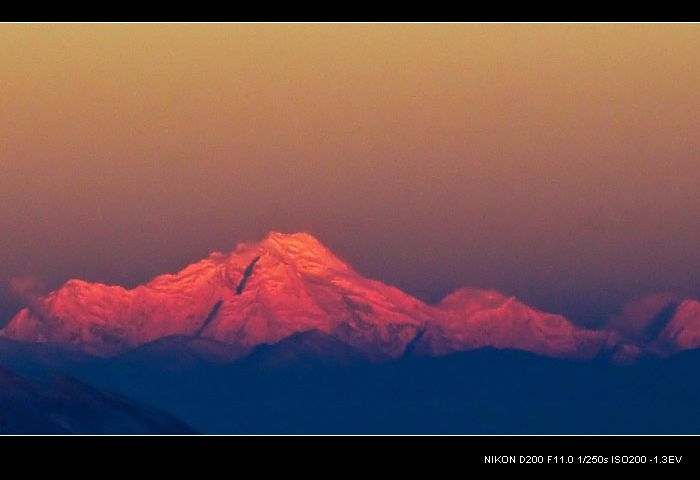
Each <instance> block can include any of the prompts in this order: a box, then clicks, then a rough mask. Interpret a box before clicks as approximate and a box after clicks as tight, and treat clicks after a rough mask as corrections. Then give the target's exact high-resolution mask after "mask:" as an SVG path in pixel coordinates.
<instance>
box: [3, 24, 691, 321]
mask: <svg viewBox="0 0 700 480" xmlns="http://www.w3.org/2000/svg"><path fill="white" fill-rule="evenodd" d="M699 51H700V26H698V25H575V24H574V25H427V24H423V25H273V24H271V25H254V24H253V25H180V24H171V25H11V24H3V25H0V282H2V281H4V282H7V281H8V280H9V279H10V278H12V277H14V276H17V275H25V274H32V275H37V276H39V277H41V278H43V279H45V281H46V282H47V283H48V284H49V285H50V286H56V285H57V284H59V283H61V282H62V281H63V280H65V279H66V278H69V277H81V278H85V279H88V280H99V281H105V282H117V283H124V284H127V285H132V284H134V283H137V282H141V281H143V280H146V279H147V278H149V277H150V276H152V275H155V274H157V273H161V272H164V271H172V270H176V269H178V268H179V267H180V266H182V265H183V264H185V263H187V262H189V261H192V260H196V259H198V258H200V257H202V256H204V255H206V253H208V252H209V251H211V250H215V249H219V250H230V249H232V248H233V246H234V245H235V243H236V242H237V241H239V240H251V239H259V238H261V237H262V236H263V235H264V233H265V232H267V231H268V230H282V231H296V230H308V231H310V232H311V233H313V234H315V235H316V236H317V237H319V239H321V240H322V241H324V242H325V243H327V244H328V245H329V246H330V247H331V248H332V249H333V250H334V251H336V252H337V253H338V254H339V255H341V256H343V257H344V258H346V259H347V260H348V261H349V262H350V263H351V264H353V265H354V266H355V267H356V268H357V269H358V270H359V271H360V272H362V273H364V274H366V275H368V276H373V277H376V278H380V279H382V280H385V281H387V282H390V283H393V284H396V285H398V286H400V287H402V288H404V289H406V290H407V291H409V292H411V293H414V294H416V295H419V296H421V297H422V298H424V299H427V300H435V299H437V298H439V297H440V296H441V295H442V294H444V293H446V292H447V291H448V290H450V289H452V288H455V287H458V286H462V285H472V286H477V287H492V288H497V289H499V290H502V291H504V292H506V293H513V294H516V295H519V296H520V297H522V298H523V299H524V300H526V301H529V302H531V303H533V304H535V305H537V306H540V307H542V308H547V309H549V310H554V311H561V312H564V313H568V314H571V315H574V316H575V315H578V316H580V317H581V318H584V317H586V316H590V315H593V314H595V313H597V312H599V311H607V310H609V309H612V308H615V307H616V306H617V305H619V303H620V302H621V301H623V300H626V299H628V298H629V297H631V296H636V295H641V294H644V293H648V292H651V291H657V290H675V291H680V292H682V293H689V294H693V295H696V296H697V295H700V287H698V285H700V282H699V281H698V272H700V248H699V246H700V188H699V185H700V113H699V112H700V94H698V85H700V55H699V54H698V52H699ZM0 301H2V296H1V295H0ZM0 309H1V306H0Z"/></svg>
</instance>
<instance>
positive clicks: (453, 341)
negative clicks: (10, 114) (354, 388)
mask: <svg viewBox="0 0 700 480" xmlns="http://www.w3.org/2000/svg"><path fill="white" fill-rule="evenodd" d="M688 302H689V303H688ZM688 302H686V303H687V304H683V305H684V307H683V308H682V309H681V308H679V309H677V311H674V313H675V314H676V315H675V316H674V318H673V319H670V320H669V322H668V325H664V329H662V331H661V332H660V333H659V338H656V337H655V338H654V339H653V340H652V341H650V342H647V343H648V345H646V344H644V345H638V346H639V348H637V349H634V348H621V347H620V346H621V345H626V344H628V343H631V344H635V342H634V341H630V340H626V339H625V338H623V336H621V335H620V334H619V333H618V331H617V330H616V329H615V328H607V329H600V330H590V329H585V328H581V327H578V326H576V325H575V324H573V323H572V322H571V321H569V320H568V319H566V318H565V317H563V316H561V315H556V314H551V313H546V312H542V311H540V310H538V309H536V308H533V307H530V306H528V305H526V304H524V303H523V302H521V301H519V300H518V299H516V298H515V297H512V296H506V295H503V294H501V293H499V292H496V291H493V290H478V289H472V288H460V289H458V290H456V291H454V292H452V293H450V294H448V295H446V296H445V297H444V298H443V299H442V300H441V301H440V302H438V303H437V304H435V305H431V304H427V303H425V302H422V301H421V300H419V299H418V298H415V297H413V296H411V295H409V294H406V293H404V292H403V291H401V290H399V289H398V288H396V287H393V286H390V285H386V284H384V283H382V282H380V281H378V280H373V279H368V278H365V277H363V276H362V275H361V274H359V273H358V272H357V271H355V270H354V269H353V268H352V267H351V266H350V265H349V264H348V263H347V262H345V261H343V260H341V259H340V258H338V257H337V256H336V255H335V254H333V252H332V251H331V250H330V249H328V248H327V247H326V246H325V245H323V244H322V243H321V242H320V241H318V240H317V239H316V238H315V237H313V236H312V235H310V234H308V233H303V232H302V233H293V234H284V233H279V232H271V233H270V234H268V235H267V236H266V237H265V238H264V239H263V240H262V241H260V242H244V243H239V244H238V245H237V246H236V247H235V249H234V250H233V251H231V252H230V253H221V252H213V253H211V254H210V255H208V256H207V257H206V258H204V259H202V260H200V261H198V262H194V263H192V264H190V265H187V266H186V267H184V268H183V269H181V270H180V271H178V272H176V273H169V274H163V275H159V276H156V277H154V278H153V279H152V280H150V281H149V282H147V283H145V284H143V285H139V286H137V287H135V288H133V289H126V288H124V287H121V286H118V285H106V284H102V283H89V282H85V281H82V280H75V279H74V280H69V281H67V282H66V283H65V284H64V285H63V286H62V287H60V288H59V289H57V290H55V291H53V292H51V293H49V294H48V295H46V296H45V297H41V298H39V299H38V300H37V301H36V302H33V305H32V306H29V307H26V308H24V309H22V310H21V311H20V312H19V313H18V314H17V315H16V316H15V317H14V318H13V319H12V320H11V321H10V323H9V324H8V325H7V326H6V327H5V328H4V329H2V330H1V331H0V336H4V337H6V338H10V339H14V340H20V341H29V342H38V343H48V344H53V345H64V346H70V347H74V348H78V349H80V350H83V351H85V352H87V353H90V354H92V355H98V356H113V355H117V354H119V353H123V352H125V351H128V350H131V349H134V348H137V347H140V346H142V345H147V344H149V343H151V342H155V341H157V340H158V339H161V338H167V337H201V338H203V339H210V340H213V341H216V342H219V343H222V344H227V345H231V346H232V347H235V348H237V349H239V350H240V351H250V350H252V349H253V348H254V347H256V346H258V345H271V344H276V343H278V342H280V341H282V340H284V339H286V338H288V337H290V336H292V335H295V334H300V333H304V332H310V331H318V332H320V333H322V334H325V335H329V336H330V337H333V338H334V339H336V340H338V341H340V342H343V343H345V344H347V345H348V346H350V347H352V348H354V349H356V350H358V351H361V352H363V353H364V354H365V355H366V356H367V357H368V358H373V359H375V360H381V359H382V358H397V357H400V356H402V355H404V354H405V353H406V349H407V348H408V347H409V346H410V350H411V352H412V353H413V354H418V355H445V354H449V353H454V352H459V351H465V350H473V349H478V348H482V347H494V348H499V349H518V350H525V351H530V352H533V353H538V354H541V355H546V356H552V357H562V358H576V359H591V358H594V357H596V356H597V355H599V354H600V353H601V352H603V351H612V350H616V351H617V352H618V355H621V356H622V357H625V356H627V357H629V356H637V355H639V354H640V352H642V351H649V352H651V353H653V354H656V355H669V354H671V353H675V352H676V351H680V350H686V349H692V348H696V347H697V346H698V345H700V309H699V308H696V307H695V303H697V302H695V303H692V301H688ZM698 305H700V304H698ZM676 317H678V318H676ZM674 319H676V321H675V322H674ZM655 342H656V343H655ZM637 343H638V342H637ZM635 345H636V344H635ZM620 352H621V353H620ZM622 360H625V358H623V359H622Z"/></svg>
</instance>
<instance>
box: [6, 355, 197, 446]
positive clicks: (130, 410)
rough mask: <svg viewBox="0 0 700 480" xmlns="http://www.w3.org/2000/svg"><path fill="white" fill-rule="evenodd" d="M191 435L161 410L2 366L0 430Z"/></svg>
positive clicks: (66, 379)
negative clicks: (18, 372) (47, 380)
mask: <svg viewBox="0 0 700 480" xmlns="http://www.w3.org/2000/svg"><path fill="white" fill-rule="evenodd" d="M32 433H35V434H99V433H111V434H189V433H194V431H193V430H192V429H191V428H189V427H188V426H186V425H185V424H183V423H182V422H180V421H179V420H177V419H175V418H174V417H171V416H170V415H167V414H165V413H162V412H160V411H158V410H156V409H153V408H150V407H146V406H143V405H140V404H137V403H134V402H131V401H129V400H126V399H123V398H121V397H118V396H116V395H112V394H108V393H105V392H101V391H99V390H96V389H94V388H91V387H88V386H86V385H84V384H82V383H80V382H78V381H77V380H73V379H72V378H69V377H63V376H57V377H54V378H52V379H51V381H50V382H47V383H46V384H44V383H40V382H37V381H32V380H29V379H27V378H25V377H21V376H19V375H16V374H14V373H12V372H10V371H9V370H6V369H4V368H1V367H0V434H32Z"/></svg>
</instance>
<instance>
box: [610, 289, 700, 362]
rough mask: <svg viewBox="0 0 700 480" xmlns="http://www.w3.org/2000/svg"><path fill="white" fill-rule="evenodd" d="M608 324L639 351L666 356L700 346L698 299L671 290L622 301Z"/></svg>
mask: <svg viewBox="0 0 700 480" xmlns="http://www.w3.org/2000/svg"><path fill="white" fill-rule="evenodd" d="M608 328H609V329H610V330H612V331H615V332H617V333H618V334H619V336H620V337H621V338H623V339H625V340H627V341H628V342H631V343H633V344H637V345H639V346H640V348H641V350H642V351H645V352H646V353H649V354H654V355H659V356H662V357H666V356H669V355H673V354H676V353H679V352H681V351H684V350H692V349H696V348H698V347H700V302H698V301H696V300H693V299H689V298H683V297H680V296H678V295H675V294H671V293H663V294H655V295H649V296H647V297H644V298H641V299H638V300H634V301H632V302H629V303H628V304H627V305H625V306H624V307H623V309H622V312H621V313H620V314H619V315H616V316H614V317H612V318H611V319H610V322H609V324H608Z"/></svg>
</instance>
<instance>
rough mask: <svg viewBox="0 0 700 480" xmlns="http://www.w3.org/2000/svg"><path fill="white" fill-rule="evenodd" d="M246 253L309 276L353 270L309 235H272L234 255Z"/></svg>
mask: <svg viewBox="0 0 700 480" xmlns="http://www.w3.org/2000/svg"><path fill="white" fill-rule="evenodd" d="M246 253H249V254H251V253H252V254H254V255H257V256H261V257H264V256H266V255H267V256H271V257H274V258H275V259H277V260H278V261H281V262H283V263H286V264H289V265H293V266H295V267H296V268H297V269H298V270H301V271H304V272H307V273H321V272H323V271H328V270H332V271H350V270H351V269H350V267H349V265H348V264H347V263H345V262H343V261H342V260H340V259H339V258H338V257H337V256H336V255H335V254H334V253H333V252H331V251H330V250H329V249H328V248H327V247H326V246H325V245H323V244H322V243H321V242H320V241H319V240H318V239H316V237H314V236H313V235H311V234H309V233H306V232H297V233H281V232H275V231H273V232H270V233H269V234H268V235H267V236H266V237H265V239H264V240H262V241H261V242H258V243H252V244H251V243H248V244H241V245H239V246H238V247H237V248H236V250H235V251H234V252H233V255H235V256H237V255H240V254H246ZM266 263H268V262H266V261H261V264H262V265H265V264H266Z"/></svg>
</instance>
